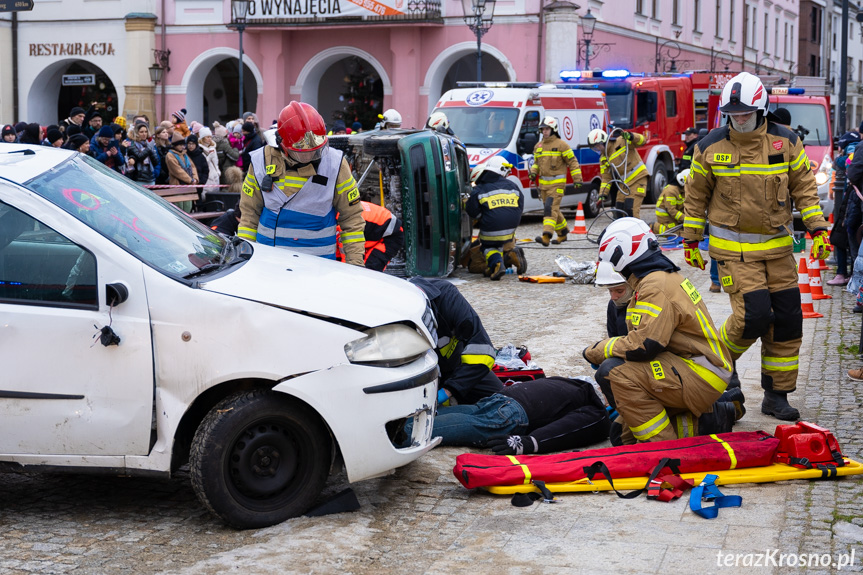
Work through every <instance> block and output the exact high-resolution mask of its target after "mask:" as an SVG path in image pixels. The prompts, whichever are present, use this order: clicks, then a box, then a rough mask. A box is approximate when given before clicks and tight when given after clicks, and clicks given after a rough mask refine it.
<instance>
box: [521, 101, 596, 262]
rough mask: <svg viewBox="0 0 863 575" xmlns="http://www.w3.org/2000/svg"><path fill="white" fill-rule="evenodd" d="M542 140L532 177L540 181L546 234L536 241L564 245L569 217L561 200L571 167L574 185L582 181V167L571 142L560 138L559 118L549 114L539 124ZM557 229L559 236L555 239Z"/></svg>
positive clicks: (544, 232)
mask: <svg viewBox="0 0 863 575" xmlns="http://www.w3.org/2000/svg"><path fill="white" fill-rule="evenodd" d="M539 128H540V130H542V141H540V142H538V143H537V144H536V146H534V148H533V165H532V166H531V167H530V173H529V175H528V176H529V178H530V180H531V181H534V180H538V184H539V194H540V200H541V201H542V206H543V217H542V235H541V236H537V237H536V241H537V242H539V243H541V244H542V245H544V246H547V245H548V244H549V242H551V243H553V244H560V243H563V242H565V241H566V235H567V234H568V233H569V229H568V228H567V226H566V218H564V217H563V213H562V212H561V211H560V202H561V200H562V199H563V192H564V191H565V190H566V172H567V170H569V173H570V175H571V176H572V182H573V183H574V184H580V183H582V181H583V180H582V178H581V167H580V166H579V165H578V160H576V159H575V153H574V152H573V151H572V150H571V149H570V147H569V144H567V143H566V142H565V141H563V140H562V139H561V138H560V133H559V132H558V125H557V120H555V119H554V118H552V117H551V116H546V117H545V119H544V120H543V121H542V124H540V125H539ZM555 232H557V238H556V239H553V240H552V239H551V238H552V236H553V235H554V233H555Z"/></svg>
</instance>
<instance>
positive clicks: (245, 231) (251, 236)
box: [237, 226, 258, 241]
mask: <svg viewBox="0 0 863 575" xmlns="http://www.w3.org/2000/svg"><path fill="white" fill-rule="evenodd" d="M237 235H238V236H239V237H241V238H245V239H247V240H252V241H255V240H256V239H257V238H258V230H253V229H252V228H244V227H242V226H240V227H238V228H237Z"/></svg>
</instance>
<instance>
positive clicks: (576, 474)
mask: <svg viewBox="0 0 863 575" xmlns="http://www.w3.org/2000/svg"><path fill="white" fill-rule="evenodd" d="M778 446H779V440H778V439H776V438H775V437H773V436H772V435H770V434H768V433H765V432H763V431H737V432H732V433H721V434H719V435H702V436H698V437H687V438H685V439H675V440H671V441H656V442H653V443H640V444H637V445H623V446H620V447H606V448H602V449H590V450H586V451H580V452H579V451H575V452H570V453H557V454H553V455H520V456H507V455H483V454H480V453H463V454H461V455H459V456H458V457H456V464H455V467H454V468H453V474H454V475H455V477H456V479H458V480H459V482H461V484H462V485H464V486H465V487H467V488H468V489H474V488H476V487H488V486H491V485H522V484H525V485H526V484H529V483H530V482H531V480H534V479H538V480H541V481H545V482H546V483H560V482H567V481H576V480H578V479H582V478H584V477H586V474H585V472H584V468H585V467H589V466H590V465H591V464H593V463H594V462H596V461H602V462H603V463H605V465H606V466H608V470H609V472H610V473H611V476H612V477H611V479H618V478H620V477H641V476H643V477H647V476H649V475H650V473H651V472H652V471H653V469H654V467H656V465H657V464H658V463H659V462H660V460H662V458H664V457H668V458H669V459H679V460H680V472H681V473H695V472H699V471H718V470H723V469H738V468H746V467H764V466H767V465H770V464H772V463H773V455H774V453H775V452H776V449H777V447H778ZM597 477H598V478H599V479H603V477H602V474H599V475H597ZM605 479H607V478H605Z"/></svg>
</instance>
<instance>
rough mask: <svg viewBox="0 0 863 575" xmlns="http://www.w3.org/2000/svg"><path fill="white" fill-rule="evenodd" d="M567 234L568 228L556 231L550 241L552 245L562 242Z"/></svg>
mask: <svg viewBox="0 0 863 575" xmlns="http://www.w3.org/2000/svg"><path fill="white" fill-rule="evenodd" d="M567 234H569V229H568V228H563V229H562V230H560V231H558V232H557V238H555V239H553V240H551V243H553V244H554V245H557V244H562V243H563V242H565V241H566V236H567Z"/></svg>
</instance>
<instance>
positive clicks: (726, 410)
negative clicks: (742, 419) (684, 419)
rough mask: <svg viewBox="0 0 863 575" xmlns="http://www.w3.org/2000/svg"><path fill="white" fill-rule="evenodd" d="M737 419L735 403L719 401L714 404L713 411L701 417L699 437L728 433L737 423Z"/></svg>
mask: <svg viewBox="0 0 863 575" xmlns="http://www.w3.org/2000/svg"><path fill="white" fill-rule="evenodd" d="M735 417H736V415H735V409H734V404H733V403H731V402H729V401H717V402H716V403H714V404H713V411H711V412H710V413H702V414H701V417H699V418H698V435H711V434H714V433H728V432H730V431H731V428H732V426H733V425H734V422H735V421H736V420H735Z"/></svg>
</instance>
